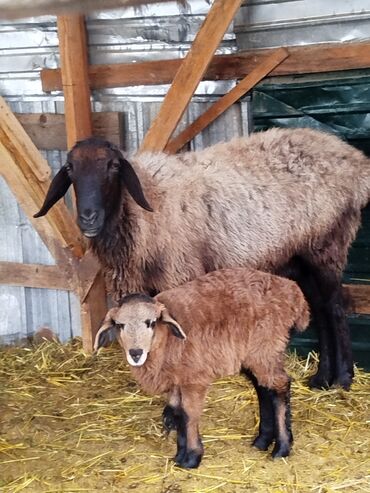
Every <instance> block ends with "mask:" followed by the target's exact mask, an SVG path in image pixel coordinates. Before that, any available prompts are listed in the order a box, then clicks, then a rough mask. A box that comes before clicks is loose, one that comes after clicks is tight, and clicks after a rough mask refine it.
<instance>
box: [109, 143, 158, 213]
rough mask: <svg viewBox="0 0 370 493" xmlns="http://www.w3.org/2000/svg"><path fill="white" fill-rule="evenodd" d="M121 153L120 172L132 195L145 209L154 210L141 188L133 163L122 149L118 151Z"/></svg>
mask: <svg viewBox="0 0 370 493" xmlns="http://www.w3.org/2000/svg"><path fill="white" fill-rule="evenodd" d="M116 152H118V153H119V161H120V163H121V166H120V174H121V178H122V180H123V182H124V184H125V185H126V187H127V190H128V191H129V194H130V195H131V197H132V198H133V199H134V200H135V202H136V203H137V204H138V205H140V207H142V208H143V209H145V210H147V211H149V212H153V209H152V208H151V206H150V205H149V203H148V201H147V200H146V198H145V196H144V192H143V189H142V188H141V183H140V180H139V178H138V176H137V174H136V173H135V171H134V168H133V167H132V166H131V164H130V163H129V162H128V161H127V160H126V159H125V158H124V157H123V156H122V154H121V153H120V151H118V150H117V151H116Z"/></svg>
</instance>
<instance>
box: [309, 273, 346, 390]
mask: <svg viewBox="0 0 370 493" xmlns="http://www.w3.org/2000/svg"><path fill="white" fill-rule="evenodd" d="M314 276H315V278H316V282H317V285H318V287H319V293H320V295H321V303H320V304H319V306H316V307H315V308H314V310H315V311H314V314H315V313H316V320H317V323H318V330H319V344H320V361H319V368H318V371H317V373H316V375H314V376H313V377H312V378H311V381H310V385H311V387H316V388H321V387H328V386H330V385H333V384H338V385H341V386H342V387H343V388H344V389H346V390H348V389H349V388H350V386H351V383H352V379H353V356H352V345H351V336H350V330H349V326H348V323H347V319H346V313H345V300H344V296H343V290H342V285H341V276H340V275H339V274H338V273H336V272H333V271H330V269H329V268H328V266H325V267H322V268H321V269H320V268H319V267H317V268H316V269H314Z"/></svg>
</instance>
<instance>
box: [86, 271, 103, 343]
mask: <svg viewBox="0 0 370 493" xmlns="http://www.w3.org/2000/svg"><path fill="white" fill-rule="evenodd" d="M107 310H108V308H107V300H106V295H105V282H104V277H103V274H102V272H101V271H99V272H98V273H97V275H96V277H95V278H94V282H93V284H92V285H91V288H90V290H89V293H88V295H87V296H86V299H85V301H84V302H82V304H81V327H82V345H83V348H84V350H85V351H88V352H90V351H92V350H93V346H94V339H95V335H96V333H97V331H98V329H99V327H100V325H101V323H102V321H103V320H104V317H105V315H106V314H107Z"/></svg>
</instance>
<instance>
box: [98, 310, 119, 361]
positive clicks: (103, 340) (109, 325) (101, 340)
mask: <svg viewBox="0 0 370 493" xmlns="http://www.w3.org/2000/svg"><path fill="white" fill-rule="evenodd" d="M117 310H118V309H117V308H111V309H110V310H109V312H108V313H107V315H106V317H105V319H104V321H103V324H102V326H101V327H100V329H99V330H98V332H97V333H96V336H95V342H94V351H97V350H98V349H99V348H101V347H103V346H106V345H107V344H108V342H110V337H109V336H110V334H109V333H110V332H111V331H112V330H113V329H114V326H115V322H114V318H113V317H114V315H115V314H116V313H117Z"/></svg>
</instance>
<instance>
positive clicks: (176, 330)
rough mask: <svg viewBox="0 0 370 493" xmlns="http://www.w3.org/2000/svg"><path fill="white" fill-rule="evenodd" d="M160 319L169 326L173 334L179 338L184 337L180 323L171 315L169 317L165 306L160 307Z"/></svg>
mask: <svg viewBox="0 0 370 493" xmlns="http://www.w3.org/2000/svg"><path fill="white" fill-rule="evenodd" d="M160 320H161V321H162V322H164V323H166V324H167V325H168V326H169V328H170V329H171V332H172V334H173V335H174V336H176V337H178V338H179V339H184V340H185V339H186V334H185V332H184V331H183V329H182V327H181V325H180V324H179V323H178V322H176V320H175V319H174V318H173V317H171V315H170V313H169V311H168V310H167V308H166V307H163V309H162V312H161V317H160Z"/></svg>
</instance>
